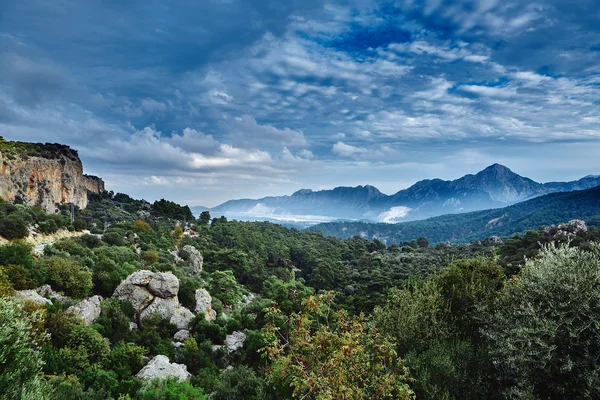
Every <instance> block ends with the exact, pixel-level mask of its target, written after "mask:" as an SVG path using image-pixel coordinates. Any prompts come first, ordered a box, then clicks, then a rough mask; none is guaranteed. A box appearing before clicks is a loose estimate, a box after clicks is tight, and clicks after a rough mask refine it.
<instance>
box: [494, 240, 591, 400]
mask: <svg viewBox="0 0 600 400" xmlns="http://www.w3.org/2000/svg"><path fill="white" fill-rule="evenodd" d="M483 333H484V335H485V337H486V338H487V339H488V340H489V341H490V352H491V355H492V357H493V360H494V365H495V366H496V376H497V378H498V380H499V381H500V383H501V385H502V387H504V388H505V390H504V392H505V393H504V395H505V396H506V398H546V399H550V398H565V399H568V398H570V399H576V398H594V397H598V395H599V394H600V375H599V374H598V371H599V370H600V363H599V362H598V359H599V357H600V341H599V340H598V338H599V337H600V244H593V245H591V248H590V251H584V250H582V249H578V248H569V247H567V246H565V245H561V246H559V247H556V246H554V245H552V246H548V247H545V248H544V249H543V250H542V252H541V253H540V255H539V257H538V258H536V259H533V260H531V261H528V262H527V263H526V265H525V267H524V268H523V269H522V270H521V271H520V273H519V274H518V275H516V276H514V277H513V278H512V279H511V280H510V281H509V282H508V284H507V285H506V286H505V288H504V289H503V290H502V292H501V293H500V295H499V296H498V299H497V301H496V302H495V304H494V305H493V306H492V307H491V309H490V313H489V318H488V319H487V321H486V325H485V327H484V329H483Z"/></svg>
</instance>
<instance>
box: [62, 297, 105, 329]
mask: <svg viewBox="0 0 600 400" xmlns="http://www.w3.org/2000/svg"><path fill="white" fill-rule="evenodd" d="M100 300H101V298H100V296H93V297H90V298H89V299H86V300H82V301H81V302H80V303H78V304H76V305H74V306H73V307H69V308H68V309H67V312H71V313H74V314H76V315H79V316H80V317H81V318H82V319H83V321H84V322H85V324H86V325H91V324H93V323H94V322H96V320H97V319H98V317H99V316H100V312H101V311H102V308H101V307H100Z"/></svg>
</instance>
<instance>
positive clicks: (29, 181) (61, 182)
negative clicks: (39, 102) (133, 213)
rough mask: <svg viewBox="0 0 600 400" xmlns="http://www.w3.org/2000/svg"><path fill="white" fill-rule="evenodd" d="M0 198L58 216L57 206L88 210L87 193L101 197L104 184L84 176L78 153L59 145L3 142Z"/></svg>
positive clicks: (91, 177) (0, 142)
mask: <svg viewBox="0 0 600 400" xmlns="http://www.w3.org/2000/svg"><path fill="white" fill-rule="evenodd" d="M0 145H1V146H0V197H2V198H3V199H5V200H8V201H13V200H14V199H15V197H21V198H22V199H23V201H24V202H25V203H26V204H28V205H31V206H33V205H39V206H41V207H42V208H43V209H44V210H46V211H47V212H56V205H57V204H66V203H73V204H75V205H77V206H78V207H80V208H85V207H86V206H87V201H88V198H87V197H88V191H89V192H93V193H101V192H103V191H104V182H103V181H102V179H100V178H98V177H95V176H88V175H84V174H83V166H82V163H81V160H80V158H79V155H78V154H77V151H75V150H73V149H71V148H70V147H67V146H62V145H57V144H45V145H43V144H31V143H21V142H6V141H3V140H2V141H0Z"/></svg>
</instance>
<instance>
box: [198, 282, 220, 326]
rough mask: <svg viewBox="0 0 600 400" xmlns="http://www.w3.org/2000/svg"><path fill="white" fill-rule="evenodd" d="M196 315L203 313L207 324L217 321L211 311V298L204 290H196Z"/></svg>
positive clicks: (215, 315)
mask: <svg viewBox="0 0 600 400" xmlns="http://www.w3.org/2000/svg"><path fill="white" fill-rule="evenodd" d="M194 311H196V313H203V314H204V319H206V320H207V321H208V322H211V321H214V320H215V319H217V312H216V311H215V310H213V309H212V297H211V295H210V293H208V291H207V290H206V289H198V290H196V308H195V310H194Z"/></svg>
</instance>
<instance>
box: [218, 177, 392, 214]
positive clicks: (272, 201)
mask: <svg viewBox="0 0 600 400" xmlns="http://www.w3.org/2000/svg"><path fill="white" fill-rule="evenodd" d="M385 198H387V196H386V195H385V194H383V193H381V192H380V191H379V190H378V189H377V188H375V187H374V186H370V185H367V186H357V187H336V188H335V189H332V190H321V191H312V190H310V189H301V190H298V191H297V192H295V193H293V194H292V195H291V196H279V197H263V198H262V199H258V200H252V199H242V200H230V201H228V202H226V203H223V204H221V205H220V206H217V207H215V208H213V209H211V210H210V212H211V213H213V214H214V215H221V214H223V215H226V216H228V217H232V218H238V219H246V220H256V219H259V220H265V219H267V220H276V221H292V222H300V223H302V222H324V221H331V220H334V219H339V218H352V217H353V216H357V215H363V214H364V213H365V212H368V211H369V210H371V207H372V206H373V205H377V204H379V202H380V201H382V200H384V199H385Z"/></svg>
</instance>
